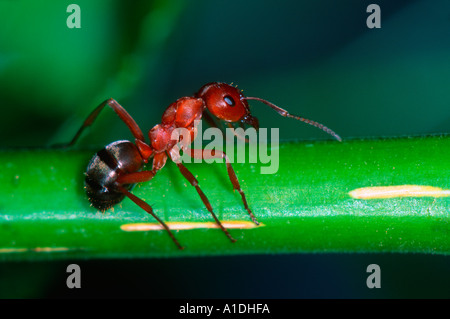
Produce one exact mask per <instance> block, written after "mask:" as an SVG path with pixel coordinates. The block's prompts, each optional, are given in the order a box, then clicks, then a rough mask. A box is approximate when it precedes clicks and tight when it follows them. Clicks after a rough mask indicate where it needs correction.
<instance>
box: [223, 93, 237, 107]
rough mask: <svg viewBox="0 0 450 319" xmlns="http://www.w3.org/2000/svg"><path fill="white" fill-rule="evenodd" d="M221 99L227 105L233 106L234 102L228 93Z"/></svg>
mask: <svg viewBox="0 0 450 319" xmlns="http://www.w3.org/2000/svg"><path fill="white" fill-rule="evenodd" d="M223 100H224V101H225V102H226V103H227V104H228V105H229V106H235V105H236V102H234V100H233V98H232V97H231V96H229V95H226V96H225V97H224V98H223Z"/></svg>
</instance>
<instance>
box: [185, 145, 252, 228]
mask: <svg viewBox="0 0 450 319" xmlns="http://www.w3.org/2000/svg"><path fill="white" fill-rule="evenodd" d="M186 152H187V153H188V154H189V155H190V156H191V157H192V158H196V159H213V158H224V159H225V163H226V165H227V172H228V177H229V178H230V181H231V184H233V188H234V189H235V190H237V191H238V192H239V194H241V198H242V202H243V203H244V207H245V209H246V210H247V212H248V214H249V215H250V218H251V219H252V221H253V222H254V223H255V224H256V225H259V221H258V220H257V219H256V217H255V215H253V212H252V211H251V209H250V208H249V207H248V204H247V199H246V198H245V194H244V191H243V190H242V189H241V185H240V184H239V180H238V178H237V176H236V173H235V172H234V169H233V166H231V162H230V160H229V158H228V156H227V154H225V152H222V151H218V150H198V149H186Z"/></svg>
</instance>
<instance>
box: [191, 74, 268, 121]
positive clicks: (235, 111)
mask: <svg viewBox="0 0 450 319" xmlns="http://www.w3.org/2000/svg"><path fill="white" fill-rule="evenodd" d="M196 96H198V97H199V98H201V99H202V100H203V101H204V102H205V105H206V108H207V109H208V110H209V111H210V112H211V114H213V115H214V116H216V117H217V118H218V119H220V120H223V121H225V122H243V123H247V124H249V125H251V126H253V127H254V128H255V129H258V128H259V122H258V119H257V118H256V117H253V116H252V115H251V114H250V108H249V107H248V103H247V100H246V97H245V96H244V95H243V94H242V92H241V90H239V89H237V88H235V87H234V86H231V85H229V84H226V83H219V82H212V83H208V84H205V85H204V86H202V88H201V89H200V90H199V91H198V93H197V94H196Z"/></svg>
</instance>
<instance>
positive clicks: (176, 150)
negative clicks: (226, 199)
mask: <svg viewBox="0 0 450 319" xmlns="http://www.w3.org/2000/svg"><path fill="white" fill-rule="evenodd" d="M179 154H180V151H179V148H178V147H177V146H175V147H173V148H172V149H171V150H170V158H171V159H172V161H174V162H175V164H176V165H177V167H178V169H179V170H180V172H181V174H182V175H183V176H184V178H186V179H187V180H188V181H189V183H190V184H191V185H192V186H194V187H195V189H196V191H197V193H198V194H199V195H200V198H201V199H202V201H203V204H204V205H205V206H206V209H208V211H209V212H210V213H211V215H212V216H213V218H214V220H215V221H216V224H217V225H218V226H219V227H220V229H222V231H223V232H224V233H225V235H226V236H227V237H228V238H229V239H230V240H231V242H233V243H234V242H235V241H236V239H234V238H233V237H232V236H231V235H230V233H229V232H228V230H227V229H226V228H225V227H224V226H223V225H222V223H221V222H220V220H219V219H218V218H217V216H216V214H214V211H213V209H212V206H211V203H210V202H209V200H208V198H207V197H206V195H205V193H203V191H202V190H201V188H200V186H199V185H198V180H197V179H196V178H195V177H194V175H192V173H191V172H190V171H189V170H188V169H187V168H186V166H184V165H183V164H182V163H181V161H180V159H179V157H180V155H179Z"/></svg>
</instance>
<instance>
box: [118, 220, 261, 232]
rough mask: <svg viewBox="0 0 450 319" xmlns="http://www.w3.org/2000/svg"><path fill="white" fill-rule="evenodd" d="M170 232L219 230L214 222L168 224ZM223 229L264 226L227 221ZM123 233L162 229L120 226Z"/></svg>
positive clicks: (133, 225)
mask: <svg viewBox="0 0 450 319" xmlns="http://www.w3.org/2000/svg"><path fill="white" fill-rule="evenodd" d="M166 224H167V226H169V228H170V229H172V230H187V229H199V228H219V226H218V225H217V224H216V223H214V222H206V223H200V222H169V223H166ZM222 225H223V226H224V227H225V228H237V229H249V228H255V227H261V226H265V225H264V224H259V226H257V225H255V224H254V223H253V222H248V221H240V220H236V221H228V222H222ZM120 229H122V230H123V231H150V230H163V229H164V228H163V227H162V226H161V225H160V224H158V223H136V224H124V225H121V226H120Z"/></svg>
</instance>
